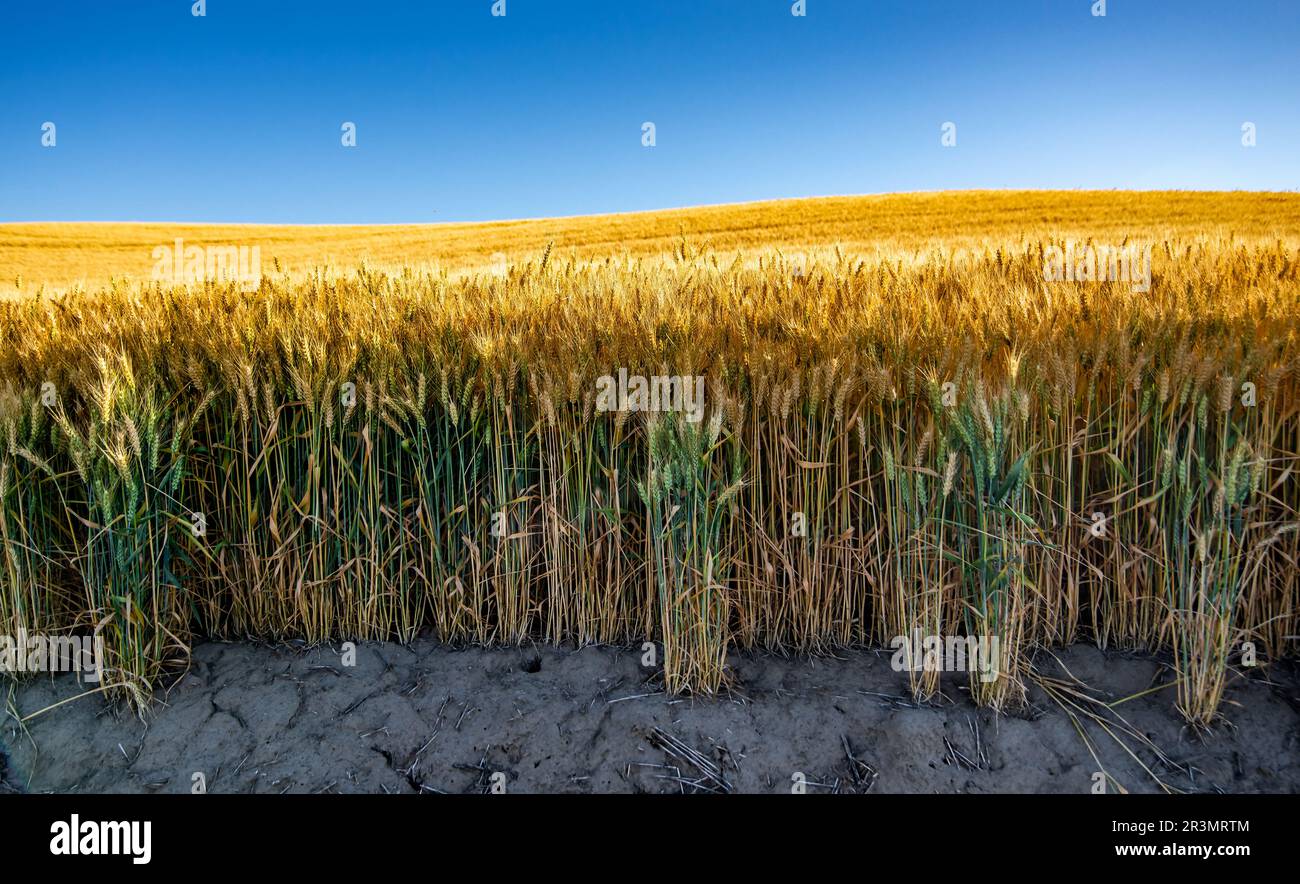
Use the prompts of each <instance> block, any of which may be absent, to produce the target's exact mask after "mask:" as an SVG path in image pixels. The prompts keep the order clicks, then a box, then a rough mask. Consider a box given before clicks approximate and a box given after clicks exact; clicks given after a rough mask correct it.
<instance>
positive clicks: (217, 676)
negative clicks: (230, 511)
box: [0, 639, 1300, 793]
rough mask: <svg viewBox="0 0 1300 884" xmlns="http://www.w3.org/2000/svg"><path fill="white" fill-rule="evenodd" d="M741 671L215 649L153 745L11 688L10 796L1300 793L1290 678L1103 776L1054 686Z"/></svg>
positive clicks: (1153, 673)
mask: <svg viewBox="0 0 1300 884" xmlns="http://www.w3.org/2000/svg"><path fill="white" fill-rule="evenodd" d="M732 664H733V667H734V670H735V674H736V683H735V685H734V686H733V689H732V692H731V693H730V694H729V695H724V696H722V697H721V698H717V699H694V700H693V699H690V698H685V699H673V698H669V697H666V696H665V695H664V694H663V693H662V691H661V689H660V687H659V686H658V685H657V684H656V682H655V676H654V674H653V672H652V671H651V670H648V669H643V668H642V667H641V651H640V649H639V648H636V649H633V648H626V649H625V648H611V647H587V648H582V649H579V650H570V649H557V648H550V647H546V648H540V647H539V648H523V649H507V650H502V649H483V648H469V649H452V648H447V647H445V646H442V645H440V644H438V643H436V642H433V641H430V640H424V639H421V640H418V641H416V642H415V643H414V644H413V645H411V646H410V647H403V646H399V645H392V644H375V643H369V644H363V645H360V646H359V647H358V649H357V661H356V665H355V666H354V667H345V666H343V665H342V664H341V662H340V657H339V654H338V653H337V650H336V649H331V648H329V647H318V648H314V649H306V650H304V649H298V648H294V647H266V646H262V645H254V644H247V643H235V644H227V643H218V642H209V643H206V644H202V645H200V646H198V647H197V648H196V649H195V652H194V660H193V666H192V668H191V670H190V671H189V672H188V673H187V674H186V675H185V676H184V677H182V678H181V679H180V680H178V681H177V682H176V683H175V684H174V685H173V686H172V687H171V689H170V691H169V692H166V693H165V694H161V693H160V695H159V701H160V702H159V703H158V704H157V705H156V706H155V708H154V709H153V710H151V711H150V712H148V713H147V714H146V720H145V721H141V720H140V719H139V718H137V717H135V716H134V715H132V714H131V713H129V712H125V711H123V710H121V709H119V708H117V707H116V706H114V705H112V704H109V703H107V702H105V701H104V700H103V699H102V698H101V697H100V696H98V695H96V696H89V697H83V698H80V699H76V700H74V701H73V702H70V703H67V704H65V705H62V706H59V707H58V708H56V709H54V710H52V711H49V712H47V713H45V714H43V715H40V716H38V717H36V718H34V719H32V720H30V721H29V722H28V723H27V733H24V732H23V731H22V729H20V728H19V727H18V724H17V720H16V718H15V717H14V713H15V712H16V713H17V714H18V716H26V715H30V714H31V713H33V712H36V711H38V710H41V709H44V708H45V707H48V706H50V705H51V704H53V703H56V702H58V701H60V700H63V699H65V698H68V697H73V696H75V695H76V694H77V693H79V692H80V691H81V690H83V689H84V688H83V687H82V686H79V685H78V684H77V682H76V680H75V677H74V676H58V677H56V678H54V679H53V680H51V679H48V678H46V679H37V680H32V681H27V682H23V683H21V684H19V685H17V686H16V687H14V686H13V685H12V683H11V684H10V685H9V687H12V692H11V695H10V701H9V709H8V711H7V712H5V713H3V715H0V791H15V790H16V791H32V792H188V791H190V790H191V787H192V784H193V782H194V780H195V777H194V775H195V773H196V772H201V773H202V774H203V776H204V779H205V780H206V786H207V790H208V791H210V792H286V791H291V792H318V791H334V792H391V793H401V792H407V793H409V792H412V791H424V792H435V791H436V792H480V791H488V790H491V789H492V788H493V784H494V782H495V783H497V784H499V785H500V786H501V787H502V788H504V790H505V791H507V792H637V791H641V792H679V791H685V792H693V791H707V790H716V791H722V790H732V791H737V792H789V791H790V790H791V789H792V787H793V786H794V784H795V782H796V780H797V779H799V777H798V775H800V774H801V775H802V781H803V782H804V783H806V786H805V788H806V790H807V791H808V792H809V793H814V792H828V791H832V790H838V791H840V792H863V791H873V792H1076V793H1084V792H1088V791H1090V790H1091V789H1092V788H1093V784H1094V772H1096V771H1098V770H1100V769H1102V768H1104V769H1105V771H1106V772H1107V773H1108V774H1109V775H1110V776H1111V777H1113V779H1114V782H1112V783H1111V784H1109V785H1108V791H1115V790H1116V784H1118V785H1119V786H1122V787H1123V788H1125V789H1127V790H1129V791H1132V792H1149V791H1159V790H1160V786H1159V784H1158V783H1157V782H1156V780H1155V779H1154V778H1153V777H1158V778H1159V779H1160V780H1162V781H1163V782H1164V783H1165V784H1166V785H1167V786H1169V787H1170V788H1171V789H1177V790H1181V791H1198V792H1201V791H1224V792H1293V793H1294V792H1297V791H1300V680H1298V679H1297V674H1296V667H1295V666H1294V664H1291V663H1282V664H1279V665H1278V666H1275V667H1273V668H1272V669H1270V670H1258V669H1257V670H1251V671H1250V674H1249V675H1245V674H1243V673H1242V672H1240V671H1238V672H1234V673H1233V674H1232V678H1231V683H1230V685H1229V688H1228V691H1227V695H1226V698H1225V702H1224V705H1223V710H1224V713H1225V721H1224V722H1222V723H1221V724H1220V725H1219V726H1217V727H1216V728H1215V730H1214V731H1213V732H1211V733H1209V734H1208V735H1200V734H1195V733H1193V732H1191V731H1190V730H1188V729H1186V728H1185V727H1184V726H1183V723H1182V721H1181V719H1180V718H1179V717H1178V715H1177V713H1176V711H1175V710H1174V688H1173V687H1172V685H1168V686H1166V687H1163V688H1161V689H1158V690H1154V691H1151V692H1149V693H1146V694H1144V695H1143V696H1139V697H1136V698H1133V699H1130V700H1128V701H1126V702H1124V703H1122V704H1119V705H1117V706H1115V707H1113V710H1112V712H1111V713H1109V716H1110V718H1109V720H1110V721H1112V722H1116V721H1118V720H1119V719H1118V718H1117V716H1122V718H1123V721H1125V722H1127V724H1128V725H1129V726H1131V728H1132V733H1130V734H1127V735H1124V734H1123V732H1122V731H1120V730H1118V726H1114V725H1113V726H1112V728H1111V729H1112V730H1115V731H1116V732H1117V734H1119V735H1123V736H1124V737H1125V742H1126V744H1127V745H1128V750H1131V751H1132V752H1133V753H1134V755H1135V756H1136V759H1135V758H1134V757H1133V756H1131V755H1130V754H1129V751H1128V750H1126V749H1125V748H1124V747H1122V746H1121V745H1120V744H1119V743H1118V742H1116V740H1115V739H1114V738H1112V737H1110V736H1108V735H1107V734H1106V732H1105V731H1104V730H1103V729H1102V728H1101V727H1100V726H1099V725H1098V724H1097V723H1096V722H1095V720H1093V719H1091V718H1089V717H1087V716H1083V715H1080V716H1079V722H1078V723H1079V725H1080V726H1081V727H1082V728H1083V729H1084V732H1085V733H1086V734H1087V737H1088V741H1089V742H1090V743H1091V745H1092V751H1094V752H1096V755H1097V758H1098V759H1100V764H1099V763H1098V761H1096V760H1094V758H1093V756H1092V754H1091V753H1090V751H1089V748H1088V745H1087V744H1086V743H1085V740H1084V738H1083V737H1081V736H1080V734H1079V732H1078V730H1077V729H1076V724H1075V722H1073V721H1072V720H1071V718H1070V716H1069V715H1068V714H1067V713H1066V712H1065V711H1064V710H1063V708H1062V706H1061V705H1060V704H1058V703H1057V702H1055V701H1054V700H1052V699H1051V698H1049V697H1048V696H1047V695H1046V694H1045V693H1044V692H1043V690H1042V689H1041V688H1039V687H1038V686H1033V687H1031V690H1030V705H1029V707H1028V708H1026V709H1025V710H1022V711H1020V712H1013V713H1010V714H1005V715H1001V716H998V715H995V714H993V713H991V712H988V711H984V710H979V709H977V708H976V707H975V706H974V705H972V704H971V702H970V700H969V699H968V697H967V694H966V690H965V687H964V684H963V682H964V678H963V677H960V676H945V681H944V685H945V687H944V690H945V697H944V698H943V699H942V700H941V701H940V702H938V703H935V704H933V705H928V706H921V707H917V706H916V705H915V704H913V703H912V702H911V701H910V699H908V696H907V689H906V680H905V676H904V675H903V674H900V673H895V672H894V671H892V670H891V668H890V666H889V654H888V652H879V653H875V652H868V651H853V652H844V653H843V654H842V655H840V656H839V657H838V658H826V657H819V658H809V657H781V656H776V655H770V654H736V655H734V656H733V660H732ZM1036 665H1037V666H1038V669H1039V671H1040V672H1042V673H1045V674H1047V675H1051V676H1054V677H1056V678H1058V679H1059V678H1063V677H1065V675H1064V672H1063V670H1062V666H1064V667H1065V669H1067V670H1068V671H1069V672H1070V673H1072V674H1073V676H1074V677H1075V678H1077V679H1079V680H1081V681H1082V682H1084V683H1086V684H1087V685H1089V686H1090V689H1091V692H1092V694H1093V695H1094V696H1096V697H1099V698H1101V699H1103V700H1106V701H1113V700H1115V699H1118V698H1121V697H1129V696H1131V695H1133V694H1136V693H1138V692H1142V691H1145V690H1147V689H1148V688H1150V687H1152V686H1156V685H1161V684H1167V683H1168V682H1169V679H1170V673H1169V670H1168V668H1167V667H1165V666H1163V665H1162V664H1161V663H1160V662H1158V661H1157V660H1153V659H1151V658H1149V657H1145V656H1139V655H1130V654H1124V653H1116V652H1108V653H1103V652H1101V651H1098V650H1097V649H1095V648H1093V647H1091V646H1087V645H1076V646H1074V647H1072V648H1069V649H1066V650H1065V651H1062V652H1059V653H1058V658H1057V659H1053V658H1052V657H1051V656H1048V655H1046V654H1040V655H1039V658H1038V660H1037V661H1036ZM1082 705H1083V706H1085V707H1087V708H1090V709H1093V710H1094V711H1095V710H1097V709H1101V708H1102V707H1100V706H1098V705H1093V704H1088V703H1087V702H1086V701H1083V702H1082ZM1076 714H1078V713H1077V712H1076ZM1137 735H1145V737H1146V738H1147V739H1149V741H1150V742H1149V743H1146V742H1144V741H1143V740H1142V738H1141V736H1137ZM1157 747H1158V748H1157ZM1161 756H1163V757H1161ZM1144 766H1145V767H1146V768H1149V771H1150V772H1148V771H1147V770H1144ZM498 773H499V774H501V775H502V776H495V775H496V774H498Z"/></svg>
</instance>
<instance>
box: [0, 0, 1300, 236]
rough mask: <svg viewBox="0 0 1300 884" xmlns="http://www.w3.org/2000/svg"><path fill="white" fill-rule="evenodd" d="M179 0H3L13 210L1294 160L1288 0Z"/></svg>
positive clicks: (290, 213)
mask: <svg viewBox="0 0 1300 884" xmlns="http://www.w3.org/2000/svg"><path fill="white" fill-rule="evenodd" d="M191 2H192V0H166V2H162V0H120V2H117V0H114V2H104V0H93V2H92V0H78V2H68V0H3V3H0V34H3V35H4V49H3V52H0V221H18V220H65V221H73V220H76V221H110V220H120V221H127V220H150V221H250V222H294V223H344V222H347V223H384V222H419V221H456V220H483V219H496V218H519V217H535V216H546V215H570V214H586V213H593V212H607V211H630V210H637V209H652V208H664V207H671V206H684V205H699V204H705V203H718V202H733V201H743V200H754V199H765V198H774V197H794V196H814V195H824V194H844V193H879V192H885V191H900V190H936V189H945V188H974V187H990V188H1004V187H1037V188H1043V187H1064V188H1079V187H1087V188H1205V189H1235V188H1241V189H1268V190H1294V189H1296V188H1297V187H1300V3H1297V2H1296V0H1235V2H1224V0H1108V3H1107V15H1106V17H1105V18H1096V17H1093V16H1092V14H1091V6H1092V0H1033V2H1023V0H1022V2H1013V0H1007V2H992V0H990V2H984V0H963V2H956V0H953V2H938V0H807V15H806V16H805V17H803V18H796V17H794V16H792V15H791V12H790V7H791V0H507V7H506V9H507V15H506V16H505V17H504V18H494V17H493V16H492V15H491V13H490V10H491V6H492V0H418V2H416V0H411V2H383V0H369V2H334V0H310V2H307V0H208V2H207V15H206V17H204V18H196V17H194V16H192V15H191V11H190V7H191ZM45 121H51V122H54V123H55V124H56V126H57V145H56V146H55V147H54V148H44V147H42V146H41V126H42V123H44V122H45ZM344 121H352V122H354V123H355V124H356V126H357V147H356V148H354V149H348V148H344V147H342V146H341V145H340V134H341V133H340V126H341V124H342V123H343V122H344ZM645 121H653V122H654V123H655V124H656V127H657V132H656V140H657V144H656V146H655V147H654V148H652V149H648V148H644V147H642V145H641V126H642V123H643V122H645ZM945 121H951V122H954V123H956V124H957V146H956V147H955V148H944V147H942V146H941V144H940V127H941V125H942V124H943V123H944V122H945ZM1246 121H1250V122H1253V123H1255V125H1256V131H1257V146H1256V147H1254V148H1251V149H1247V148H1243V147H1242V145H1241V125H1242V123H1243V122H1246Z"/></svg>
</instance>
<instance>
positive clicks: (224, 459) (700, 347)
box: [0, 192, 1300, 723]
mask: <svg viewBox="0 0 1300 884" xmlns="http://www.w3.org/2000/svg"><path fill="white" fill-rule="evenodd" d="M177 240H180V241H181V242H182V243H183V244H184V246H183V247H182V246H179V245H178V246H177V247H176V248H177V249H182V248H184V247H190V246H198V247H201V248H202V247H207V246H212V245H236V246H246V247H253V246H256V247H257V249H258V253H259V254H260V273H259V274H258V276H257V277H256V278H255V279H253V280H247V279H245V280H242V281H240V282H230V281H228V280H225V279H221V278H218V279H207V278H205V279H201V280H199V281H193V280H187V281H184V282H181V283H178V282H177V280H176V278H174V277H167V276H166V275H165V274H164V275H163V278H161V279H160V278H159V274H158V273H157V272H156V270H155V268H156V265H157V262H158V258H157V256H156V254H155V250H156V249H159V248H163V249H169V248H172V244H173V243H175V242H176V241H177ZM0 268H2V269H3V273H4V280H5V282H4V285H5V287H6V289H7V290H8V293H9V297H7V298H6V299H4V300H3V301H0V339H3V341H4V348H3V351H2V352H0V442H2V445H3V450H0V542H2V543H3V568H0V632H7V633H10V634H16V633H17V632H18V631H19V630H26V631H28V632H48V633H60V632H68V631H72V630H77V629H87V628H95V629H98V630H100V632H101V633H102V634H103V635H104V636H106V637H107V639H108V645H109V649H110V654H111V661H112V680H113V683H114V685H115V686H116V687H117V688H119V689H121V690H122V691H123V692H125V693H127V694H128V695H131V696H134V697H136V698H137V699H138V698H143V697H144V696H145V694H146V692H147V690H148V689H149V688H150V687H151V686H153V685H156V684H158V683H159V681H160V679H162V678H163V676H164V674H165V673H166V672H167V671H168V670H169V669H170V668H172V667H174V666H177V665H180V664H182V663H183V662H184V660H185V657H186V655H187V653H188V648H189V646H190V644H191V642H192V641H193V640H194V637H196V636H199V635H212V636H250V635H251V636H259V637H265V638H305V639H308V640H311V641H320V640H325V639H327V638H335V637H346V638H397V639H401V640H407V639H410V638H411V637H412V636H414V635H416V634H417V633H420V632H426V631H427V632H429V633H431V634H433V635H434V636H436V637H438V638H439V639H441V640H444V641H448V642H481V643H521V642H524V641H528V640H533V639H537V638H542V639H545V640H547V641H551V642H568V641H574V642H578V643H588V642H624V641H643V640H644V641H652V642H656V643H660V644H661V646H662V648H663V655H664V677H665V681H666V684H667V686H668V687H669V688H670V689H671V690H675V691H692V692H698V693H709V692H714V691H717V690H719V689H720V688H721V687H723V686H724V685H725V684H726V681H727V665H726V660H727V654H728V652H729V651H730V650H731V649H734V648H737V647H771V648H783V649H791V648H797V649H804V650H812V651H827V650H831V649H833V648H836V647H842V646H850V645H882V646H890V645H891V643H892V642H894V641H895V640H896V639H897V638H898V637H907V636H912V635H924V636H941V635H952V634H960V635H964V636H969V637H971V638H972V639H979V640H980V641H981V642H982V641H984V640H991V641H992V644H991V647H992V648H994V657H993V659H992V660H991V661H987V662H989V663H990V664H991V666H990V670H989V673H988V674H989V677H988V678H979V679H974V678H973V679H972V680H971V693H972V697H973V698H974V699H976V701H977V702H980V703H983V704H987V705H991V706H995V707H1003V706H1005V705H1007V704H1012V703H1016V702H1018V701H1019V699H1020V698H1021V697H1022V696H1023V689H1024V685H1023V677H1024V673H1025V670H1026V666H1027V660H1028V658H1029V656H1030V655H1031V654H1032V653H1033V652H1034V650H1035V649H1037V648H1043V647H1051V646H1053V645H1060V644H1066V643H1071V642H1075V641H1079V640H1087V641H1092V642H1096V643H1098V644H1101V645H1107V646H1124V647H1144V648H1148V649H1153V650H1158V651H1160V652H1162V653H1168V654H1170V655H1171V659H1172V660H1173V661H1174V662H1173V665H1174V667H1175V669H1176V671H1177V673H1178V676H1179V681H1178V703H1179V707H1180V709H1181V710H1182V711H1183V713H1184V714H1185V715H1186V716H1187V717H1188V718H1189V719H1190V720H1192V721H1195V722H1199V723H1204V722H1207V721H1209V720H1210V719H1212V718H1213V716H1214V715H1215V712H1216V710H1217V707H1218V705H1219V700H1220V697H1221V695H1222V690H1223V684H1224V678H1225V673H1226V671H1227V668H1228V666H1229V665H1230V664H1231V663H1232V662H1233V661H1238V660H1241V659H1242V658H1243V657H1247V658H1248V659H1249V665H1255V662H1256V661H1259V662H1260V663H1267V662H1268V661H1271V660H1274V659H1277V658H1278V657H1281V656H1285V655H1288V654H1294V652H1295V638H1294V637H1295V635H1296V634H1297V633H1298V632H1300V623H1298V622H1297V615H1298V613H1300V580H1298V578H1297V574H1298V573H1300V569H1298V568H1297V556H1298V555H1300V532H1298V531H1297V527H1298V525H1300V522H1298V519H1300V492H1298V491H1297V486H1296V482H1295V471H1296V467H1297V465H1298V463H1297V459H1298V458H1300V395H1298V394H1300V339H1297V319H1300V195H1296V194H1260V193H1172V192H1171V193H1126V192H970V193H937V194H919V195H900V196H881V197H844V198H827V199H818V200H800V201H789V202H779V203H758V204H747V205H737V206H720V207H710V208H701V209H688V210H674V211H665V212H655V213H645V214H629V215H616V216H599V217H584V218H572V219H547V220H535V221H517V222H501V223H494V224H456V225H429V226H401V227H310V228H296V227H274V226H272V227H261V226H235V225H210V226H209V225H205V226H191V225H159V224H114V225H91V224H10V225H3V226H0ZM629 379H630V380H629ZM639 381H642V382H644V383H642V384H641V385H640V386H639V387H638V382H639ZM696 383H698V387H697V386H696ZM696 389H698V390H699V391H700V393H699V396H698V397H696V396H693V395H691V394H692V392H693V391H694V390H696ZM652 392H653V393H654V395H653V396H652V395H651V393H652ZM659 392H663V393H664V395H665V397H667V398H665V399H662V400H661V399H660V397H659V395H658V394H659ZM695 406H698V407H695ZM982 646H983V645H982ZM908 677H909V678H910V682H911V687H912V690H913V692H914V693H915V694H916V695H917V696H918V697H929V696H933V695H934V694H935V692H936V691H937V690H939V687H940V673H939V672H938V671H937V670H936V669H933V668H930V667H918V668H915V669H913V670H911V672H910V675H909V676H908ZM944 677H948V676H944Z"/></svg>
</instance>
